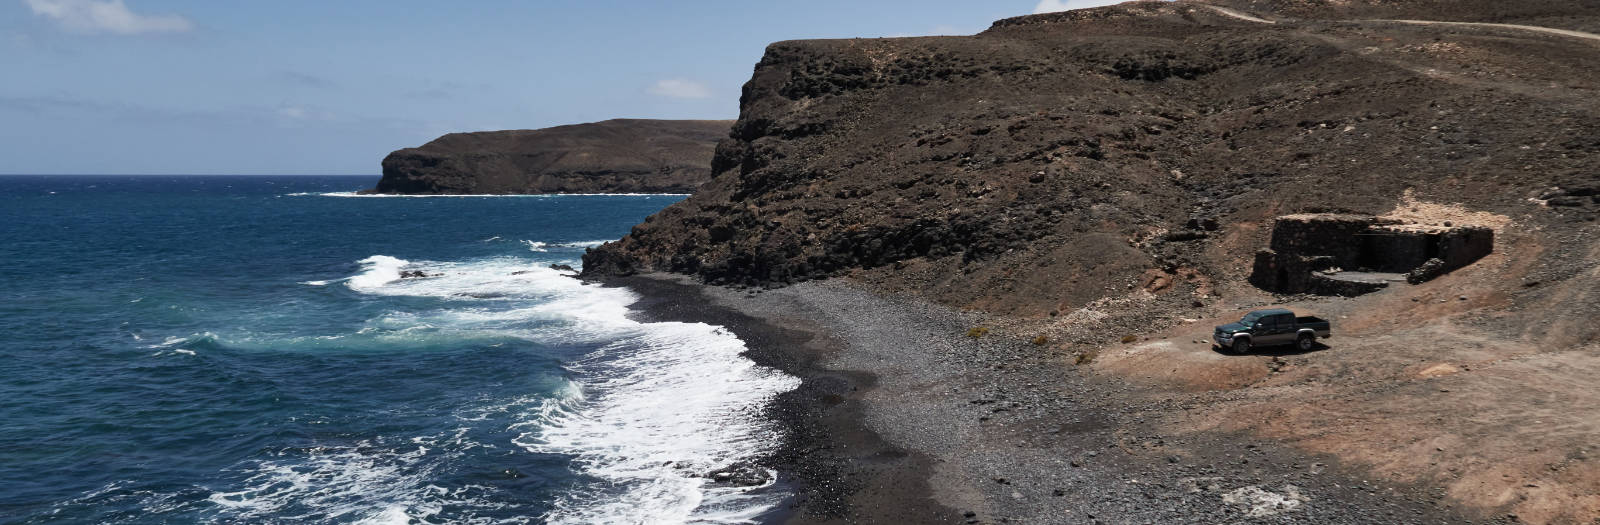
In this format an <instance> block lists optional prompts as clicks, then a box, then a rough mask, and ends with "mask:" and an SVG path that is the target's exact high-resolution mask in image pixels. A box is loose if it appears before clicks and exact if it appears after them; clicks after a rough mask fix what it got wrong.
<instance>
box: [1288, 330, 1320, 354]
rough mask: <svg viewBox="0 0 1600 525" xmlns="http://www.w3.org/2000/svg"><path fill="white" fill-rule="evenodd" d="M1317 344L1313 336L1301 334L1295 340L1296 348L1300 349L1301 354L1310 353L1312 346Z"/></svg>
mask: <svg viewBox="0 0 1600 525" xmlns="http://www.w3.org/2000/svg"><path fill="white" fill-rule="evenodd" d="M1316 342H1317V337H1316V336H1314V335H1311V334H1300V337H1299V338H1298V339H1295V340H1294V346H1295V348H1299V349H1300V351H1301V352H1310V351H1311V345H1312V344H1313V343H1316Z"/></svg>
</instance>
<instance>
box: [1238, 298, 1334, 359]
mask: <svg viewBox="0 0 1600 525" xmlns="http://www.w3.org/2000/svg"><path fill="white" fill-rule="evenodd" d="M1332 336H1333V332H1332V326H1331V324H1330V323H1328V321H1327V320H1326V319H1323V318H1320V317H1313V316H1304V317H1296V316H1295V315H1294V312H1291V311H1289V310H1283V309H1276V310H1256V311H1254V312H1250V313H1248V314H1245V315H1244V319H1240V320H1239V322H1237V323H1228V324H1225V325H1222V326H1218V327H1217V331H1216V333H1214V334H1212V336H1211V339H1212V340H1213V341H1216V343H1217V345H1218V346H1221V347H1222V348H1223V349H1226V350H1230V351H1232V352H1233V353H1235V354H1243V353H1247V352H1249V351H1250V349H1251V348H1255V347H1257V346H1274V345H1288V344H1292V345H1295V348H1298V349H1300V351H1302V352H1305V351H1310V350H1311V348H1312V347H1313V346H1314V345H1315V344H1316V342H1317V338H1319V337H1320V338H1328V337H1332Z"/></svg>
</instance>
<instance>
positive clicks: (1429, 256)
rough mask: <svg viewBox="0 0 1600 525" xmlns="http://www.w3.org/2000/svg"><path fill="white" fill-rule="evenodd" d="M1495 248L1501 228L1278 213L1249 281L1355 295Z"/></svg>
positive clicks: (1282, 289)
mask: <svg viewBox="0 0 1600 525" xmlns="http://www.w3.org/2000/svg"><path fill="white" fill-rule="evenodd" d="M1493 251H1494V230H1493V229H1491V228H1486V227H1482V226H1466V225H1452V224H1450V223H1448V222H1447V223H1445V226H1442V227H1441V226H1431V225H1424V224H1412V223H1407V222H1404V221H1399V220H1394V219H1384V218H1380V217H1372V216H1368V215H1346V214H1329V213H1316V214H1300V215H1285V216H1282V217H1278V219H1277V220H1276V221H1275V222H1274V224H1273V226H1272V245H1271V247H1270V248H1269V249H1266V250H1261V251H1259V252H1256V259H1255V268H1254V270H1253V271H1252V272H1251V274H1250V283H1251V284H1254V285H1256V286H1257V287H1259V288H1261V289H1264V290H1268V291H1272V292H1278V293H1312V294H1317V295H1340V296H1345V297H1351V296H1356V295H1361V294H1365V293H1371V292H1374V291H1377V290H1380V289H1383V288H1386V287H1388V286H1389V284H1390V283H1394V282H1408V283H1411V284H1419V283H1423V282H1427V281H1429V280H1432V279H1433V278H1435V277H1438V276H1440V275H1443V274H1445V273H1447V272H1450V271H1452V270H1455V269H1457V268H1461V267H1463V266H1466V265H1469V264H1472V263H1473V262H1475V261H1477V260H1478V259H1481V258H1483V256H1485V255H1488V254H1489V253H1490V252H1493Z"/></svg>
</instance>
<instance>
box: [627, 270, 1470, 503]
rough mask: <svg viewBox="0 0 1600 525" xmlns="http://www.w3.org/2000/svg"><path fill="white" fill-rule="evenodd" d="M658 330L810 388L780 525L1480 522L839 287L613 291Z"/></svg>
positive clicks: (790, 419) (944, 315) (1026, 350)
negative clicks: (721, 344) (1211, 428)
mask: <svg viewBox="0 0 1600 525" xmlns="http://www.w3.org/2000/svg"><path fill="white" fill-rule="evenodd" d="M598 282H601V283H604V284H606V285H608V286H625V287H628V288H629V289H631V290H633V291H634V292H635V293H637V294H638V295H639V296H640V297H641V299H640V300H639V301H638V302H637V303H635V305H634V306H633V307H632V308H634V309H635V310H637V311H639V312H641V313H640V315H641V316H643V317H646V318H648V319H649V320H654V321H684V322H705V323H709V324H717V325H721V326H724V327H726V328H728V329H729V330H730V331H732V332H733V333H735V334H736V335H738V336H739V337H740V339H741V340H743V341H744V342H745V344H746V345H747V347H748V348H749V349H748V350H747V352H746V354H745V355H746V356H747V357H749V358H750V359H752V360H754V361H756V362H757V363H759V364H761V365H763V366H769V367H773V368H777V369H780V370H783V371H784V372H786V373H789V374H791V375H795V376H797V377H800V378H801V379H802V381H803V383H802V386H801V387H800V388H798V389H797V390H794V391H791V392H788V393H785V394H783V395H780V396H779V398H778V399H777V400H776V401H775V403H774V406H773V408H772V409H771V413H770V415H771V416H772V417H774V418H775V419H776V420H777V421H778V422H779V424H780V425H782V426H783V427H784V428H785V431H786V434H787V435H788V436H789V439H788V440H786V442H785V443H784V444H783V445H782V447H781V448H780V449H779V450H778V451H777V452H775V453H774V454H772V455H771V456H770V457H769V458H768V459H767V463H768V464H770V465H771V466H774V467H776V468H777V469H778V470H779V471H780V479H781V480H787V481H788V482H789V483H790V484H791V485H792V487H793V488H794V489H795V490H796V492H797V495H796V496H795V498H794V499H793V500H792V503H791V504H790V505H789V506H788V508H785V509H779V510H778V511H776V512H774V513H773V515H772V519H771V522H772V523H796V524H811V523H843V522H858V523H1056V522H1066V523H1096V522H1100V523H1123V522H1136V523H1142V522H1147V521H1154V522H1200V523H1216V522H1240V521H1246V522H1249V521H1271V522H1280V523H1284V522H1286V523H1352V524H1354V523H1373V522H1383V523H1441V522H1449V523H1471V522H1482V520H1481V519H1476V518H1475V517H1474V516H1469V515H1463V514H1461V513H1460V512H1458V511H1456V510H1454V509H1453V508H1450V507H1451V506H1452V505H1451V503H1450V502H1448V501H1446V500H1444V499H1443V497H1442V495H1440V494H1438V493H1437V491H1436V487H1427V486H1420V485H1418V486H1410V485H1399V484H1393V483H1384V482H1379V481H1374V480H1371V479H1366V478H1368V477H1371V476H1370V475H1368V474H1365V473H1363V472H1362V471H1361V470H1360V469H1358V468H1345V467H1344V466H1342V465H1340V464H1339V463H1338V462H1337V461H1335V460H1334V459H1333V458H1330V457H1321V456H1314V455H1310V454H1307V453H1304V452H1300V451H1298V450H1293V449H1290V448H1289V447H1286V446H1283V445H1280V444H1277V443H1274V442H1270V441H1267V440H1263V439H1259V438H1254V437H1251V436H1243V435H1236V434H1232V433H1223V432H1190V433H1182V434H1178V435H1162V433H1161V430H1160V429H1159V428H1158V426H1157V425H1156V424H1155V423H1156V422H1155V421H1153V419H1156V418H1157V417H1158V416H1159V414H1160V413H1161V412H1170V411H1172V410H1182V409H1184V408H1183V407H1177V406H1173V402H1172V401H1171V400H1170V399H1169V400H1165V401H1163V400H1159V399H1158V400H1155V401H1152V400H1151V399H1150V395H1149V394H1150V393H1151V392H1150V391H1149V390H1147V389H1145V388H1144V387H1139V386H1135V385H1134V384H1133V383H1131V382H1128V381H1123V380H1119V379H1117V378H1114V377H1103V376H1102V375H1100V374H1095V373H1091V372H1086V371H1084V370H1081V369H1078V368H1076V367H1073V366H1072V365H1071V363H1070V362H1068V361H1066V360H1065V359H1064V358H1063V357H1062V356H1059V355H1055V354H1053V353H1051V352H1049V351H1047V350H1045V349H1044V348H1042V347H1036V346H1033V345H1031V344H1029V343H1028V342H1026V341H1021V340H1017V339H1015V338H1008V337H1004V336H997V335H989V336H985V337H982V338H972V337H968V336H967V334H966V330H967V328H971V327H974V326H979V325H980V324H982V321H983V320H984V319H983V318H982V317H980V316H979V315H978V314H973V313H965V312H957V311H954V310H951V309H948V308H945V307H942V306H938V305H933V304H928V303H926V302H923V301H919V300H915V299H907V298H898V297H888V296H883V295H879V294H875V293H873V292H870V291H866V290H864V289H862V288H861V287H860V286H857V285H854V284H852V283H849V282H844V281H840V280H831V281H822V282H808V283H802V284H799V285H795V286H791V287H787V288H780V289H776V290H764V291H753V290H752V291H739V290H733V289H729V288H720V287H712V286H705V285H700V284H697V283H694V282H693V281H692V280H690V279H689V278H687V277H683V276H677V275H661V274H650V275H641V276H630V277H620V278H607V279H603V280H601V281H598Z"/></svg>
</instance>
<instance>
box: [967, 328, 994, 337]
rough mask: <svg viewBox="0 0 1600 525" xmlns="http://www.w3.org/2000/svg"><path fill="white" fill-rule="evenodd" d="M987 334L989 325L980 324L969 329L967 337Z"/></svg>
mask: <svg viewBox="0 0 1600 525" xmlns="http://www.w3.org/2000/svg"><path fill="white" fill-rule="evenodd" d="M986 335H989V327H987V326H979V327H976V328H973V329H971V330H967V337H971V338H979V337H983V336H986Z"/></svg>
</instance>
